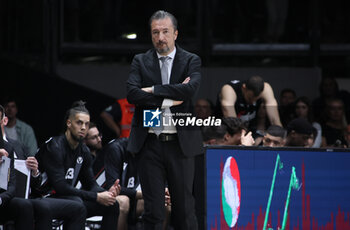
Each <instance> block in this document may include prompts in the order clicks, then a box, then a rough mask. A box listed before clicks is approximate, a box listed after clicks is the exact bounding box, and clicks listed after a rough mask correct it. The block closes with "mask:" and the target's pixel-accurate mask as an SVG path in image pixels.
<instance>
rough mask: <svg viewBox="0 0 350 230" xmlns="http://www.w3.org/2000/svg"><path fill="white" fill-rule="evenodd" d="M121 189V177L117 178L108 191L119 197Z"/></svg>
mask: <svg viewBox="0 0 350 230" xmlns="http://www.w3.org/2000/svg"><path fill="white" fill-rule="evenodd" d="M120 189H121V187H120V184H119V179H117V180H116V181H115V182H114V185H112V186H111V187H110V188H109V190H108V191H109V192H110V193H112V194H113V196H114V197H117V196H118V195H119V194H120Z"/></svg>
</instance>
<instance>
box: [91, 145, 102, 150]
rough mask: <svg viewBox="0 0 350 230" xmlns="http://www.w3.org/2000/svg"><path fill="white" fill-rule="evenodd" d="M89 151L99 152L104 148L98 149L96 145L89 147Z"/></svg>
mask: <svg viewBox="0 0 350 230" xmlns="http://www.w3.org/2000/svg"><path fill="white" fill-rule="evenodd" d="M88 147H89V149H90V150H92V151H97V150H100V149H102V147H97V146H96V145H88Z"/></svg>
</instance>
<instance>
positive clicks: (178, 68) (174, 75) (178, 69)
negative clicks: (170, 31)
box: [170, 46, 186, 84]
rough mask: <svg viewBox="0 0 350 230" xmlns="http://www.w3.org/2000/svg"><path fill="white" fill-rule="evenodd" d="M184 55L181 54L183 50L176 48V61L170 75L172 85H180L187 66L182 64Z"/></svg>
mask: <svg viewBox="0 0 350 230" xmlns="http://www.w3.org/2000/svg"><path fill="white" fill-rule="evenodd" d="M182 62H183V55H182V52H181V48H179V47H178V46H177V47H176V54H175V59H174V61H173V67H172V69H171V75H170V84H176V83H180V78H181V73H183V69H184V68H185V66H186V65H184V64H182Z"/></svg>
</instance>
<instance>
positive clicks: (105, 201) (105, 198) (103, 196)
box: [96, 191, 117, 206]
mask: <svg viewBox="0 0 350 230" xmlns="http://www.w3.org/2000/svg"><path fill="white" fill-rule="evenodd" d="M96 200H97V202H98V203H100V204H102V205H104V206H111V205H113V204H114V203H115V202H116V201H117V200H116V199H115V196H114V195H113V193H111V192H109V191H104V192H99V193H97V199H96Z"/></svg>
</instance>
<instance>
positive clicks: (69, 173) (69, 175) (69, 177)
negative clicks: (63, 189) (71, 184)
mask: <svg viewBox="0 0 350 230" xmlns="http://www.w3.org/2000/svg"><path fill="white" fill-rule="evenodd" d="M73 178H74V168H69V169H68V170H67V173H66V177H65V179H66V180H72V179H73Z"/></svg>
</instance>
